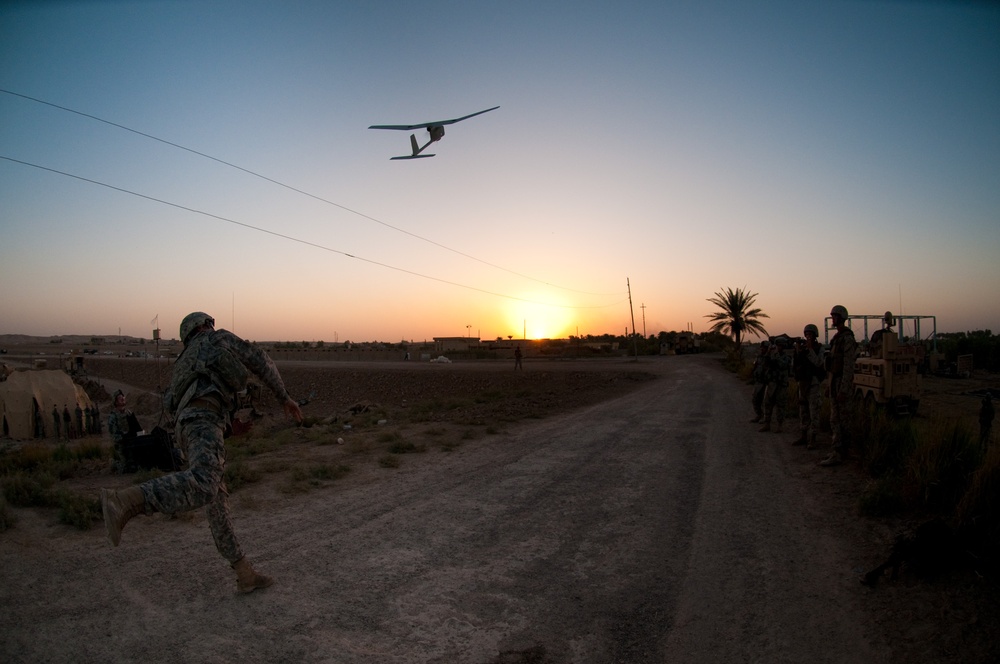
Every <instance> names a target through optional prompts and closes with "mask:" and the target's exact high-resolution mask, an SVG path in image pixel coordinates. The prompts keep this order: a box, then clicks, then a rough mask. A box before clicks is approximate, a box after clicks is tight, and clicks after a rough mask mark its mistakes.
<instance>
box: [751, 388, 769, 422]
mask: <svg viewBox="0 0 1000 664" xmlns="http://www.w3.org/2000/svg"><path fill="white" fill-rule="evenodd" d="M765 388H767V383H754V386H753V412H754V414H755V415H757V417H764V390H765Z"/></svg>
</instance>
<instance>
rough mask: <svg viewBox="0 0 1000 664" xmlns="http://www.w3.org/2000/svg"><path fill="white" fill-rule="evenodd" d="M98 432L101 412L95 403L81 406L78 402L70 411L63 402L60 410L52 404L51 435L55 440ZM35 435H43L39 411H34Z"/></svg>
mask: <svg viewBox="0 0 1000 664" xmlns="http://www.w3.org/2000/svg"><path fill="white" fill-rule="evenodd" d="M100 433H101V412H100V410H98V408H97V405H96V404H95V405H93V406H88V407H86V408H83V407H81V406H80V404H79V403H78V404H76V408H75V409H74V411H73V412H72V413H70V410H69V406H68V405H66V404H63V409H62V412H60V411H59V406H58V405H57V404H52V435H53V437H55V439H56V440H74V439H76V438H83V437H84V436H94V435H100ZM35 437H36V438H44V437H45V425H44V424H43V423H42V414H41V413H35Z"/></svg>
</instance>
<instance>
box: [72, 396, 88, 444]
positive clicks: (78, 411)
mask: <svg viewBox="0 0 1000 664" xmlns="http://www.w3.org/2000/svg"><path fill="white" fill-rule="evenodd" d="M73 415H74V416H76V420H75V421H76V429H75V431H76V437H77V438H83V437H84V435H86V433H87V430H86V429H84V428H83V408H80V402H79V401H77V402H76V408H75V409H73Z"/></svg>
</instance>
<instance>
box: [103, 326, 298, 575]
mask: <svg viewBox="0 0 1000 664" xmlns="http://www.w3.org/2000/svg"><path fill="white" fill-rule="evenodd" d="M180 336H181V339H182V340H183V342H184V350H183V351H182V352H181V354H180V356H179V357H178V358H177V361H176V362H175V363H174V375H173V379H172V381H171V384H170V390H169V392H168V395H167V397H166V400H167V404H168V407H169V409H170V411H171V413H173V414H174V415H175V422H176V430H177V433H178V436H179V438H180V440H181V442H182V443H184V444H186V447H187V452H188V460H189V467H188V469H187V470H185V471H181V472H176V473H171V474H170V475H164V476H163V477H159V478H156V479H153V480H150V481H148V482H144V483H142V484H140V485H138V486H131V487H128V488H127V489H123V490H121V491H112V490H108V489H102V490H101V506H102V508H103V511H104V525H105V526H106V527H107V530H108V539H109V540H111V543H112V544H113V545H114V546H118V542H119V539H120V538H121V531H122V529H123V528H124V527H125V524H126V523H127V522H128V520H129V519H131V518H132V517H134V516H136V515H137V514H139V513H146V514H150V513H152V512H163V513H165V514H173V513H176V512H185V511H188V510H193V509H197V508H199V507H201V506H203V505H208V522H209V526H210V527H211V530H212V537H213V538H214V539H215V547H216V548H217V549H218V550H219V553H220V554H222V556H223V557H224V558H225V559H226V560H227V561H229V563H230V565H231V566H232V568H233V569H234V570H236V588H237V590H238V591H239V592H243V593H249V592H253V591H254V590H256V589H258V588H266V587H267V586H269V585H271V583H272V582H273V581H272V579H271V578H269V577H267V576H264V575H262V574H258V573H257V572H256V571H255V570H254V568H253V567H252V566H251V565H250V561H248V560H247V559H246V558H245V557H244V555H243V550H242V549H241V548H240V545H239V542H238V541H237V540H236V535H235V533H234V532H233V525H232V522H231V521H230V518H229V501H228V499H227V496H228V494H229V492H228V491H227V490H226V485H225V482H224V481H223V472H224V471H225V459H226V447H225V442H224V440H223V437H224V432H225V430H226V428H227V425H228V424H229V417H230V410H231V409H233V408H234V407H235V405H236V404H235V400H236V393H237V392H239V391H241V390H243V389H245V388H246V381H247V377H248V370H249V372H250V373H253V374H254V375H255V376H257V377H258V378H259V379H260V380H261V382H263V383H264V385H267V387H268V388H270V390H271V391H272V392H274V394H275V395H276V396H277V397H278V398H279V399H281V400H282V401H283V402H284V410H285V413H287V414H288V415H290V416H292V417H293V418H295V420H296V421H298V422H301V421H302V411H301V409H300V408H299V405H298V404H297V403H296V402H295V400H293V399H292V398H291V396H289V394H288V391H287V390H286V389H285V385H284V383H283V382H282V380H281V376H280V375H279V374H278V369H277V368H276V367H275V366H274V363H273V362H272V361H271V358H269V357H268V356H267V354H266V353H264V351H262V350H260V349H259V348H257V347H256V346H253V345H251V344H250V343H248V342H246V341H244V340H243V339H241V338H239V337H238V336H236V335H235V334H233V333H232V332H229V331H227V330H216V329H215V320H213V319H212V317H211V316H209V315H208V314H204V313H201V312H195V313H192V314H188V315H187V316H186V317H185V318H184V320H183V321H181V328H180Z"/></svg>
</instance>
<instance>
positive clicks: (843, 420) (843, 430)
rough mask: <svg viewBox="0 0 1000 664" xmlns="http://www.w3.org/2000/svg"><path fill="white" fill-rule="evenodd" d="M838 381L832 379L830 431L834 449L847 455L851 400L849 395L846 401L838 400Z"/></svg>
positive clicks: (842, 454)
mask: <svg viewBox="0 0 1000 664" xmlns="http://www.w3.org/2000/svg"><path fill="white" fill-rule="evenodd" d="M837 387H838V385H837V381H836V380H831V381H830V431H831V432H832V438H833V449H834V451H835V452H839V453H840V455H841V456H846V455H847V448H848V447H849V445H848V427H849V426H850V419H851V400H850V397H849V396H848V397H847V398H846V399H845V400H844V401H838V400H837Z"/></svg>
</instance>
